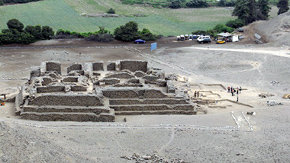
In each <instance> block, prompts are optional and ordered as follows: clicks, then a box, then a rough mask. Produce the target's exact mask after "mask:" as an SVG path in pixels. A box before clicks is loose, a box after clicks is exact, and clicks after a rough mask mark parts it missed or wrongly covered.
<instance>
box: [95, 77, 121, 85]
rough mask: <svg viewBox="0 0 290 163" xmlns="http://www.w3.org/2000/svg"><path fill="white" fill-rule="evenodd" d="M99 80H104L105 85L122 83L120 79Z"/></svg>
mask: <svg viewBox="0 0 290 163" xmlns="http://www.w3.org/2000/svg"><path fill="white" fill-rule="evenodd" d="M99 82H104V83H105V85H113V84H117V83H120V80H119V79H109V78H108V79H102V80H99Z"/></svg>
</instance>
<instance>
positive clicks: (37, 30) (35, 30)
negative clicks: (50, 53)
mask: <svg viewBox="0 0 290 163" xmlns="http://www.w3.org/2000/svg"><path fill="white" fill-rule="evenodd" d="M24 31H25V32H27V33H29V34H31V35H32V36H33V37H34V38H35V40H41V39H43V37H42V32H41V26H40V25H37V26H31V25H28V26H26V27H25V29H24Z"/></svg>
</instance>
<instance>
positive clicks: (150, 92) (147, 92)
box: [103, 88, 167, 98]
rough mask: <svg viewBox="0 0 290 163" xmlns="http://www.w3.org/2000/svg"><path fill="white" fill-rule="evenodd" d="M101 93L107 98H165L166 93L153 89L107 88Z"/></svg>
mask: <svg viewBox="0 0 290 163" xmlns="http://www.w3.org/2000/svg"><path fill="white" fill-rule="evenodd" d="M103 95H104V96H105V97H108V98H141V97H142V98H166V97H167V95H165V94H164V93H162V92H161V91H160V90H155V89H140V88H135V89H132V90H130V89H125V88H122V89H107V90H103Z"/></svg>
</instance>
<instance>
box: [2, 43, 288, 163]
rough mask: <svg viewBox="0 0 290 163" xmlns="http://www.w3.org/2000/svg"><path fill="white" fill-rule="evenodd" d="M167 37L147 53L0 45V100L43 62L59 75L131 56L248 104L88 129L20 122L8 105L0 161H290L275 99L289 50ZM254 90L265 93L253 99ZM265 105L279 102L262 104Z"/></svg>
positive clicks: (130, 47)
mask: <svg viewBox="0 0 290 163" xmlns="http://www.w3.org/2000/svg"><path fill="white" fill-rule="evenodd" d="M173 40H174V39H163V40H161V41H160V42H159V44H158V50H157V51H154V52H152V53H151V52H150V51H149V50H148V49H149V45H148V44H146V45H134V44H129V43H128V44H121V43H119V42H114V43H113V44H95V43H88V42H84V41H79V40H69V41H55V40H52V41H43V42H37V43H35V44H34V45H32V46H24V47H18V48H16V47H12V46H10V47H2V48H0V94H1V93H5V92H13V91H15V90H17V87H19V86H21V85H22V84H23V83H24V82H25V81H26V79H28V77H29V72H30V70H31V69H32V67H33V66H39V65H40V63H41V62H42V61H47V60H56V61H60V62H61V63H63V68H65V66H66V65H68V64H71V63H73V62H80V63H83V62H93V61H105V62H106V61H115V60H121V59H138V60H148V61H149V63H150V66H154V67H158V68H162V69H164V71H165V72H166V73H176V74H179V75H181V76H184V77H187V78H188V79H189V81H190V83H191V84H203V86H204V89H208V90H212V91H214V92H217V93H219V94H220V95H221V96H222V97H223V98H225V99H229V100H233V101H234V100H235V98H236V97H232V96H231V95H229V94H227V93H226V92H225V91H224V90H220V89H219V88H218V87H210V86H208V87H206V86H205V85H206V84H222V85H224V86H226V87H227V86H233V87H242V88H243V89H246V90H245V91H243V92H242V94H241V95H240V96H239V98H240V102H241V103H244V104H247V105H251V106H252V107H246V106H242V105H237V104H234V103H228V104H226V103H227V102H224V103H225V105H229V106H231V107H227V108H209V109H208V114H205V115H194V116H188V115H140V116H126V119H127V122H126V123H125V122H123V119H124V118H125V117H124V116H119V117H117V122H115V123H92V122H37V121H29V120H22V119H20V118H19V117H17V116H15V115H14V110H13V107H14V104H12V103H7V104H6V106H4V107H0V145H1V147H0V162H104V163H107V162H136V161H135V160H128V159H125V158H121V157H122V156H126V157H130V156H132V155H133V154H134V153H137V154H139V155H141V156H143V155H152V154H156V155H158V156H160V158H163V160H167V161H169V162H170V161H171V162H178V161H179V162H181V160H183V161H184V162H285V163H286V162H289V161H290V159H289V158H290V152H289V151H290V140H289V135H290V128H289V124H290V123H289V115H290V111H289V108H290V101H289V100H286V99H282V96H283V94H286V93H290V65H289V62H290V51H289V49H288V48H287V47H282V48H278V47H276V46H275V47H272V46H271V45H268V44H266V45H253V44H225V45H215V44H205V45H197V44H196V43H193V42H191V41H187V42H182V43H179V42H178V43H176V42H174V41H173ZM260 93H271V94H273V95H274V96H272V97H268V98H265V99H262V98H260V97H258V95H259V94H260ZM267 101H275V102H280V103H282V104H283V105H278V106H268V105H267ZM248 111H251V112H252V111H253V112H255V113H256V115H247V114H246V113H247V112H248ZM177 160H178V161H177ZM145 161H146V160H145ZM147 162H151V161H150V160H149V161H147Z"/></svg>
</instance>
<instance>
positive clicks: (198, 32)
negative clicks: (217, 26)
mask: <svg viewBox="0 0 290 163" xmlns="http://www.w3.org/2000/svg"><path fill="white" fill-rule="evenodd" d="M192 34H194V35H207V34H208V33H207V31H202V30H198V31H194V32H192Z"/></svg>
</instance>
